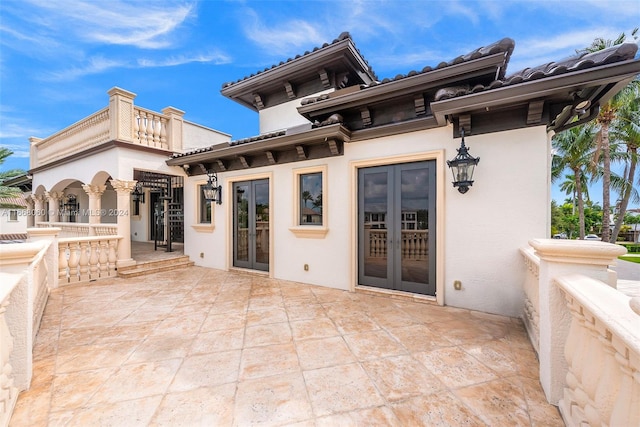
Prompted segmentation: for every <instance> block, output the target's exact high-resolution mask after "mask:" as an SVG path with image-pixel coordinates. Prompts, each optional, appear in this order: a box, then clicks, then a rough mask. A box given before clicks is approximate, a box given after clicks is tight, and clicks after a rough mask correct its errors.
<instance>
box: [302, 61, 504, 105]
mask: <svg viewBox="0 0 640 427" xmlns="http://www.w3.org/2000/svg"><path fill="white" fill-rule="evenodd" d="M504 58H505V54H504V52H500V53H496V54H493V55H488V56H485V57H482V58H479V59H475V60H472V61H467V62H463V63H461V64H455V65H450V66H448V67H444V68H440V69H435V70H432V71H429V72H426V73H420V74H416V75H415V76H411V77H405V78H403V79H400V80H397V81H390V82H388V83H383V84H379V85H376V86H372V87H368V88H365V89H363V90H360V91H357V92H352V93H349V94H345V95H342V96H340V97H335V98H328V99H325V100H322V101H318V102H314V103H311V104H307V105H302V106H300V107H298V112H299V113H300V114H302V115H303V116H305V117H307V118H311V117H314V116H315V115H319V114H324V113H328V112H335V111H336V109H337V108H352V107H356V106H359V105H362V103H363V102H365V101H366V102H376V101H377V100H379V99H385V98H388V97H389V96H402V95H404V94H406V93H411V92H413V91H415V90H416V88H418V87H420V88H421V89H422V90H425V89H431V88H435V87H439V86H442V85H443V84H446V82H447V81H451V79H456V80H460V78H461V77H468V78H473V77H475V76H476V75H477V74H485V73H486V72H487V70H488V69H495V70H496V72H497V70H498V68H500V67H502V66H504V61H505V59H504Z"/></svg>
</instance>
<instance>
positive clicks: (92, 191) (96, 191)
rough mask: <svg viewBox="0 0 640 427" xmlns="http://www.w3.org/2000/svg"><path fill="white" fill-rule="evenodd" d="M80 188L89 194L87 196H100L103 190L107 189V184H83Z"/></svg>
mask: <svg viewBox="0 0 640 427" xmlns="http://www.w3.org/2000/svg"><path fill="white" fill-rule="evenodd" d="M82 189H83V190H84V191H85V192H86V193H87V194H88V195H89V197H91V196H94V197H100V196H102V193H104V190H106V189H107V186H106V185H104V184H102V185H95V184H83V185H82Z"/></svg>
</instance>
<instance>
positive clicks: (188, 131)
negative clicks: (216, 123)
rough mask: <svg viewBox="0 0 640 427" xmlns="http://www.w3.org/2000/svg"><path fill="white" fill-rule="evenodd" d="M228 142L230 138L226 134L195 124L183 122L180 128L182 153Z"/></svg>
mask: <svg viewBox="0 0 640 427" xmlns="http://www.w3.org/2000/svg"><path fill="white" fill-rule="evenodd" d="M229 141H231V136H230V135H228V134H226V133H222V132H219V131H217V130H215V129H210V128H208V127H205V126H202V125H199V124H197V123H192V122H187V121H185V122H184V126H183V128H182V149H183V151H184V152H187V151H190V150H193V149H195V148H202V147H209V146H211V145H215V144H220V143H223V142H229Z"/></svg>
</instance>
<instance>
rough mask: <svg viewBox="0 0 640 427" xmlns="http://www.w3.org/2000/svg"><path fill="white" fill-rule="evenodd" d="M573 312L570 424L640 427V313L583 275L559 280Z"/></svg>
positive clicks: (566, 414)
mask: <svg viewBox="0 0 640 427" xmlns="http://www.w3.org/2000/svg"><path fill="white" fill-rule="evenodd" d="M556 284H557V286H558V287H559V288H560V289H561V290H562V292H563V293H564V296H565V298H566V302H567V306H568V308H569V311H570V313H571V326H570V330H569V335H568V338H567V341H566V345H565V357H566V361H567V365H568V372H567V376H566V387H565V389H564V396H563V398H562V400H561V401H560V404H559V407H560V410H561V412H562V415H563V418H564V420H565V423H566V424H567V425H569V426H583V425H589V426H640V313H638V312H634V310H633V309H632V305H633V304H634V303H635V305H638V304H639V303H640V302H639V301H635V302H634V303H632V301H631V298H630V297H628V296H626V295H624V294H622V293H621V292H618V291H617V290H615V289H613V288H611V287H610V286H608V285H607V284H605V283H603V282H601V281H599V280H595V279H592V278H589V277H585V276H582V275H568V276H562V277H559V278H558V279H556Z"/></svg>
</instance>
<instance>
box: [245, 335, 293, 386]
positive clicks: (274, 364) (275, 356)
mask: <svg viewBox="0 0 640 427" xmlns="http://www.w3.org/2000/svg"><path fill="white" fill-rule="evenodd" d="M291 372H300V365H299V363H298V357H297V355H296V350H295V348H294V346H293V343H289V344H276V345H270V346H262V347H251V348H246V349H244V350H243V351H242V359H241V362H240V379H241V380H245V379H250V378H260V377H268V376H271V375H282V374H288V373H291Z"/></svg>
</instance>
